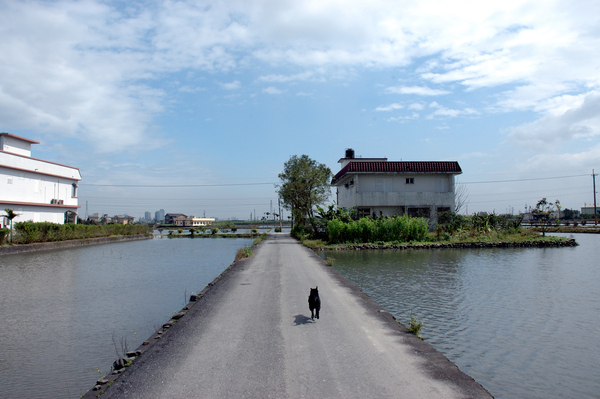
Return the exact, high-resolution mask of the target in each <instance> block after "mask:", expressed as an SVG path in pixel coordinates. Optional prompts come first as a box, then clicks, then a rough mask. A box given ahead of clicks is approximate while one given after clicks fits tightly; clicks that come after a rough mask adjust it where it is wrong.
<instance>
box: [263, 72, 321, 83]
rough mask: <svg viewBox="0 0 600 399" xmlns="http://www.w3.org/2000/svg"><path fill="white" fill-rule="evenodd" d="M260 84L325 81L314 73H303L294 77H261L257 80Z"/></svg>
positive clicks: (272, 75) (279, 75) (276, 75)
mask: <svg viewBox="0 0 600 399" xmlns="http://www.w3.org/2000/svg"><path fill="white" fill-rule="evenodd" d="M257 80H258V81H259V82H268V83H288V82H295V81H307V80H313V81H314V80H319V81H323V78H322V77H319V78H317V77H316V75H315V73H314V72H310V71H307V72H302V73H297V74H293V75H281V74H271V75H265V76H260V77H259V78H258V79H257Z"/></svg>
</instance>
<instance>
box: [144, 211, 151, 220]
mask: <svg viewBox="0 0 600 399" xmlns="http://www.w3.org/2000/svg"><path fill="white" fill-rule="evenodd" d="M144 219H145V220H146V222H151V221H152V214H151V213H150V212H148V211H146V213H145V214H144Z"/></svg>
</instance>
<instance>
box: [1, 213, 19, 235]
mask: <svg viewBox="0 0 600 399" xmlns="http://www.w3.org/2000/svg"><path fill="white" fill-rule="evenodd" d="M4 212H6V217H7V218H8V220H9V221H10V242H12V230H13V229H12V223H13V222H12V221H13V219H14V218H16V217H17V216H19V215H18V214H16V213H14V212H13V210H12V209H8V208H6V209H5V210H4Z"/></svg>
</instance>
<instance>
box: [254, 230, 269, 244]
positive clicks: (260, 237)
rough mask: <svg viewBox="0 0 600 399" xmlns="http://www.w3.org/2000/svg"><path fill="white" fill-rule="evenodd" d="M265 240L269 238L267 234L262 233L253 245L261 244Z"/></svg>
mask: <svg viewBox="0 0 600 399" xmlns="http://www.w3.org/2000/svg"><path fill="white" fill-rule="evenodd" d="M265 238H267V233H262V234H261V235H260V236H258V238H255V239H254V242H253V243H252V245H256V244H258V243H260V242H261V241H263V240H264V239H265Z"/></svg>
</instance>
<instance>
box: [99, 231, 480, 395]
mask: <svg viewBox="0 0 600 399" xmlns="http://www.w3.org/2000/svg"><path fill="white" fill-rule="evenodd" d="M317 285H318V286H319V293H320V295H321V301H322V309H321V318H320V319H319V320H316V319H315V320H314V321H313V320H311V319H310V311H309V309H308V302H307V298H308V293H309V288H310V287H315V286H317ZM375 397H377V398H387V397H389V398H467V397H468V398H489V397H491V395H490V394H489V393H488V392H487V391H486V390H485V389H483V388H482V387H481V386H480V385H479V384H478V383H477V382H475V381H474V380H473V379H471V378H470V377H469V376H467V375H465V374H464V373H462V372H461V371H460V370H459V369H458V368H457V367H456V366H455V365H454V364H452V363H450V362H449V361H448V360H447V359H446V358H445V357H444V356H442V355H441V354H440V353H438V352H437V351H435V350H434V349H433V348H432V347H431V346H430V345H429V344H427V343H426V342H423V341H421V340H419V339H417V338H416V337H414V336H413V335H412V334H410V333H408V332H406V329H404V327H402V326H401V325H400V324H398V323H396V322H395V321H394V320H393V318H392V317H391V315H389V314H388V313H386V312H383V311H381V308H380V307H379V306H378V305H377V304H376V303H375V302H374V301H372V300H371V299H370V298H368V297H367V296H366V295H364V294H362V293H361V292H360V291H359V290H357V289H356V288H355V287H354V286H353V285H352V284H351V283H349V282H348V281H347V280H346V279H344V278H343V277H341V276H340V275H339V274H338V273H337V272H336V271H335V270H334V269H332V268H330V267H327V266H325V265H324V264H323V262H322V261H321V259H320V258H318V257H317V256H316V255H315V254H313V253H312V252H311V251H310V250H308V249H306V248H304V247H303V246H301V245H300V244H298V243H297V242H296V241H295V240H294V239H292V238H290V236H289V235H287V234H272V235H270V236H269V238H268V239H267V240H266V241H264V242H263V243H262V244H260V245H259V247H258V248H257V249H255V254H254V256H253V257H252V258H250V259H248V260H246V261H243V262H240V263H238V264H236V266H235V267H234V268H233V269H232V270H231V271H229V272H228V273H226V274H225V276H224V277H222V278H221V279H220V280H219V281H218V282H217V283H216V284H215V285H214V286H213V287H211V288H210V289H209V290H208V292H207V293H206V294H205V295H204V296H203V297H202V299H201V300H200V301H199V302H198V303H196V305H194V306H193V307H192V308H191V310H190V311H189V312H188V314H187V315H186V316H185V317H183V318H182V319H181V320H180V321H179V322H178V323H177V324H176V325H175V326H174V327H172V328H171V329H170V330H169V331H168V332H167V333H166V334H164V336H163V338H161V339H160V340H158V341H157V343H156V344H154V345H152V346H151V347H150V348H149V349H148V350H147V351H146V352H144V353H143V354H142V356H140V357H139V358H138V359H137V360H136V361H135V362H134V363H133V365H132V366H131V367H129V369H128V370H127V371H126V372H125V373H124V374H123V375H121V376H120V377H119V378H118V379H117V380H116V381H115V382H114V383H113V384H112V386H110V387H109V388H108V389H107V390H106V392H105V393H104V394H103V395H102V396H101V398H102V399H105V398H144V399H146V398H375Z"/></svg>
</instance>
